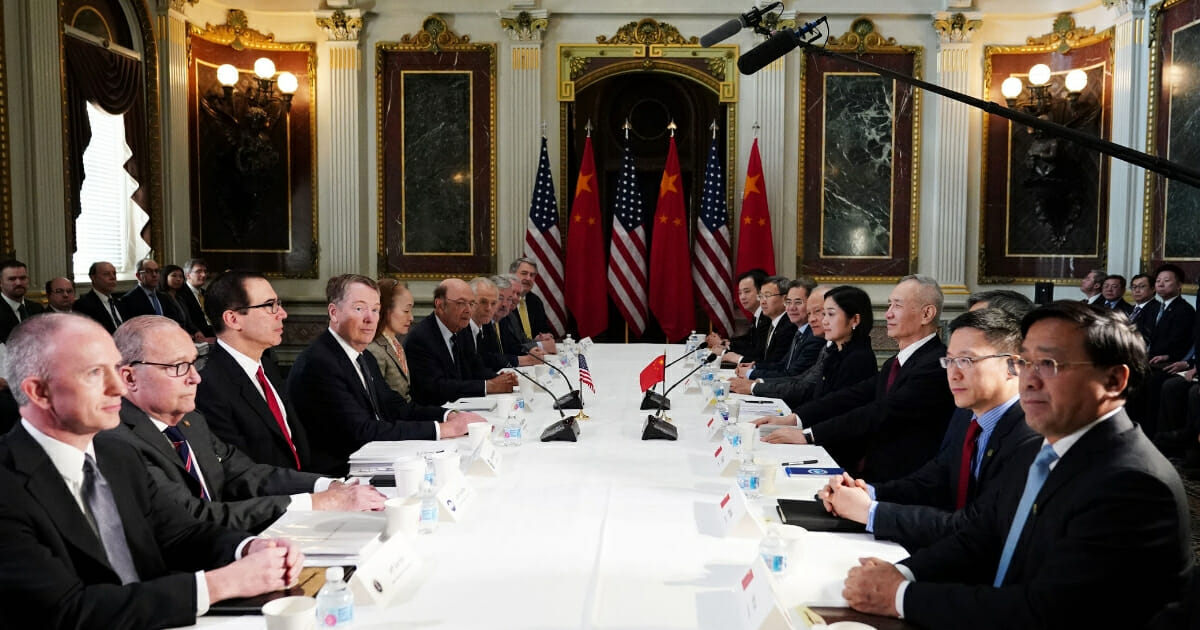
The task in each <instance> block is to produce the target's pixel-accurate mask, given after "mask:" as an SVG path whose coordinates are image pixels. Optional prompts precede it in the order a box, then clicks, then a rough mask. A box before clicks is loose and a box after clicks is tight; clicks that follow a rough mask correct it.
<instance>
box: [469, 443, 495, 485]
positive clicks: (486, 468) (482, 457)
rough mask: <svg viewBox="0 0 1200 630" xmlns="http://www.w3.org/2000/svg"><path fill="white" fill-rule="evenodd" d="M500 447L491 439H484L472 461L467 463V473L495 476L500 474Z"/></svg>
mask: <svg viewBox="0 0 1200 630" xmlns="http://www.w3.org/2000/svg"><path fill="white" fill-rule="evenodd" d="M502 459H503V458H502V457H501V456H500V449H498V448H496V445H495V444H492V441H491V440H490V439H486V438H485V439H484V440H483V442H482V443H480V444H479V448H477V449H475V454H474V456H473V457H472V458H471V462H470V463H469V464H467V474H468V475H476V476H479V477H495V476H497V475H499V474H500V462H501V460H502Z"/></svg>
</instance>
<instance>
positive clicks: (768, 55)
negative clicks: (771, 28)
mask: <svg viewBox="0 0 1200 630" xmlns="http://www.w3.org/2000/svg"><path fill="white" fill-rule="evenodd" d="M798 45H799V43H798V42H797V41H796V35H795V34H794V33H793V32H792V31H791V30H783V31H779V32H778V33H775V34H774V35H772V36H771V38H770V39H768V40H767V41H765V42H763V43H761V44H759V45H758V46H755V47H754V48H751V49H750V50H748V51H746V54H744V55H742V56H741V57H738V62H737V66H738V70H739V71H740V72H741V73H742V74H754V73H755V72H758V71H759V70H762V69H763V68H765V67H767V66H768V65H770V64H771V62H772V61H775V60H776V59H778V58H780V57H782V56H784V55H786V54H788V53H789V52H791V51H792V49H793V48H795V47H796V46H798Z"/></svg>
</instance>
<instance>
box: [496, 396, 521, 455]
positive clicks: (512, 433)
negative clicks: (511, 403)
mask: <svg viewBox="0 0 1200 630" xmlns="http://www.w3.org/2000/svg"><path fill="white" fill-rule="evenodd" d="M518 404H519V405H521V407H522V409H523V408H524V401H520V402H519V403H518ZM520 445H521V419H520V418H518V417H517V413H516V409H515V408H514V409H512V410H509V412H508V416H507V417H506V418H504V427H503V433H502V437H501V439H500V446H520Z"/></svg>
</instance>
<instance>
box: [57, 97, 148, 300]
mask: <svg viewBox="0 0 1200 630" xmlns="http://www.w3.org/2000/svg"><path fill="white" fill-rule="evenodd" d="M87 113H88V121H89V122H90V123H91V125H92V140H91V142H90V143H89V144H88V146H87V148H86V149H85V150H84V152H83V172H84V180H83V188H82V190H80V193H79V200H80V205H81V206H82V211H81V212H80V214H79V218H78V219H76V220H75V244H76V251H75V259H74V264H73V265H72V266H73V268H74V274H75V282H88V277H87V272H88V267H90V266H91V264H92V263H94V262H96V261H100V260H107V261H109V262H111V263H112V264H113V266H115V267H116V268H117V276H118V277H120V278H123V279H125V278H132V277H133V270H134V265H135V264H136V263H137V261H138V260H140V259H142V258H145V257H146V256H147V255H149V253H150V246H149V245H148V244H147V243H146V242H145V241H143V240H142V238H141V235H140V234H139V233H138V230H139V228H141V226H143V225H145V224H146V221H147V220H148V219H149V216H148V215H147V214H146V213H145V212H144V211H142V209H141V208H140V207H138V205H137V204H136V203H134V202H133V200H132V199H131V198H130V196H131V195H132V194H133V193H134V191H136V190H137V189H138V186H139V185H140V184H138V182H137V180H135V179H133V178H132V177H130V176H129V173H127V172H126V171H125V167H124V165H125V161H126V160H128V159H129V156H130V155H132V151H130V149H129V145H127V144H125V117H124V116H123V115H122V116H113V115H112V114H109V113H107V112H105V111H104V110H102V109H100V108H99V107H96V106H95V105H93V104H92V103H88V106H87Z"/></svg>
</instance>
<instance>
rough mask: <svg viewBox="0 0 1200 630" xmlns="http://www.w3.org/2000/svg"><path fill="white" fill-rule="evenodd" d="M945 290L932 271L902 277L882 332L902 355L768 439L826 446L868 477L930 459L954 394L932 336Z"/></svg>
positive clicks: (884, 477) (904, 470)
mask: <svg viewBox="0 0 1200 630" xmlns="http://www.w3.org/2000/svg"><path fill="white" fill-rule="evenodd" d="M941 311H942V290H941V288H940V287H939V286H938V284H937V281H936V280H934V279H933V278H930V277H929V276H923V275H912V276H905V277H904V278H903V279H901V280H900V283H899V284H897V285H896V287H895V288H894V289H892V293H891V295H890V296H889V297H888V310H887V316H886V317H887V334H888V336H889V337H891V338H892V339H895V340H896V342H897V343H898V344H899V346H900V352H899V353H898V354H897V355H896V356H894V357H892V358H890V359H888V360H887V361H886V362H885V363H884V364H883V368H882V369H881V370H880V371H879V373H878V374H876V375H875V376H872V377H870V378H868V379H866V380H864V381H862V382H860V383H858V384H856V385H852V386H850V387H847V388H844V389H841V390H839V391H836V392H833V393H831V394H828V395H826V396H823V397H821V398H819V399H817V400H814V401H811V402H808V403H805V404H804V405H801V406H800V407H799V408H797V409H795V414H794V415H792V416H788V417H787V418H784V419H780V418H760V419H759V420H758V423H759V424H765V423H773V424H784V423H786V422H788V421H790V422H796V423H798V424H799V425H800V427H810V428H795V429H779V430H777V431H774V432H772V433H770V434H769V435H767V437H765V438H764V440H766V441H768V442H783V443H788V442H791V443H799V444H818V445H821V446H824V447H825V448H826V449H827V450H828V451H829V452H830V454H831V455H833V457H834V458H835V459H836V460H837V461H838V462H839V463H841V465H842V468H845V469H846V470H847V471H857V472H858V474H859V475H860V476H862V477H863V478H865V479H866V480H867V481H871V482H876V481H889V480H892V479H899V478H900V477H903V476H905V475H907V474H909V473H911V472H913V471H914V470H916V469H918V468H920V467H921V466H922V465H923V464H925V462H927V461H929V460H930V459H933V457H934V455H935V454H936V453H937V451H938V447H939V445H940V444H941V443H942V437H943V436H944V435H945V433H946V426H947V425H948V424H949V422H950V415H951V414H952V412H953V411H954V398H953V397H952V396H951V395H950V388H949V387H948V386H947V384H946V372H945V370H944V369H942V366H941V365H940V364H939V360H940V359H941V358H942V357H943V356H944V355H945V353H946V345H945V344H943V343H942V341H941V340H940V339H938V338H937V330H938V316H939V314H940V313H941Z"/></svg>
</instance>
